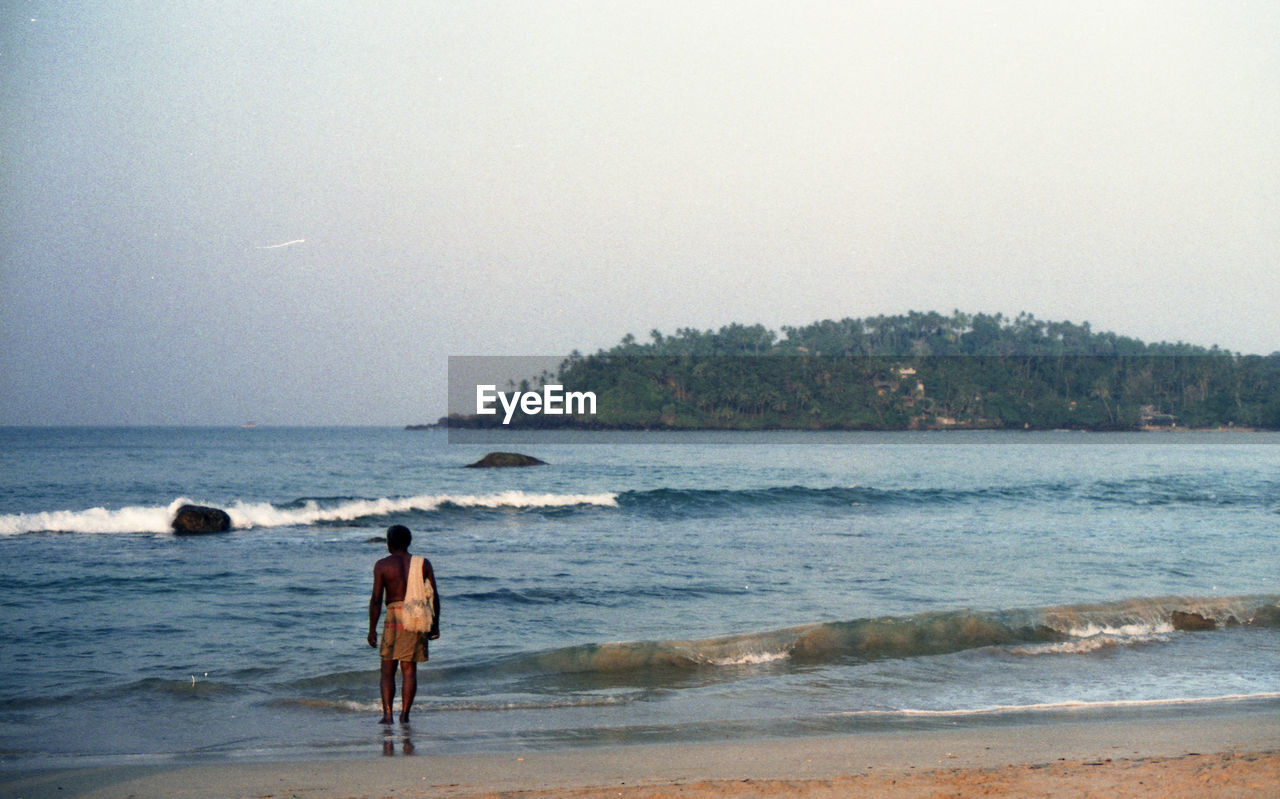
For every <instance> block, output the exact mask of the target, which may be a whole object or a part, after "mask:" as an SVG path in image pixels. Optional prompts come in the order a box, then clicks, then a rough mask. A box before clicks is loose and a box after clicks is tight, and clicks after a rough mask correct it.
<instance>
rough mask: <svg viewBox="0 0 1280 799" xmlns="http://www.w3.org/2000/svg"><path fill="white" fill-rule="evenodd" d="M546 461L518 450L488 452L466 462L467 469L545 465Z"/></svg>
mask: <svg viewBox="0 0 1280 799" xmlns="http://www.w3.org/2000/svg"><path fill="white" fill-rule="evenodd" d="M546 465H547V462H546V461H540V460H538V459H537V458H534V457H531V456H529V455H521V454H520V453H518V452H490V453H489V454H488V455H485V456H484V457H483V458H481V459H480V460H478V461H476V462H475V463H468V464H467V468H468V469H488V468H496V467H499V466H546Z"/></svg>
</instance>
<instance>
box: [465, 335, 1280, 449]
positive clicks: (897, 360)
mask: <svg viewBox="0 0 1280 799" xmlns="http://www.w3.org/2000/svg"><path fill="white" fill-rule="evenodd" d="M542 379H543V380H544V381H545V382H555V383H559V384H561V385H563V386H564V387H565V389H566V390H572V391H592V392H594V393H595V394H596V396H597V398H598V408H597V413H596V414H595V415H594V416H581V417H578V418H576V419H575V418H566V417H563V416H561V417H551V416H524V417H521V416H517V417H516V419H515V420H514V421H515V423H516V424H521V425H523V426H548V425H556V426H561V425H566V424H568V425H580V426H590V427H605V428H665V429H707V428H712V429H851V430H871V429H876V430H883V429H890V430H901V429H937V428H1009V429H1056V428H1074V429H1091V430H1133V429H1141V428H1151V427H1171V426H1176V427H1246V428H1267V429H1280V352H1277V353H1273V354H1271V355H1268V356H1260V355H1239V354H1235V353H1231V352H1227V351H1224V350H1220V349H1218V348H1217V347H1212V348H1204V347H1199V346H1192V345H1187V344H1182V343H1178V344H1168V343H1159V344H1146V343H1143V342H1141V341H1138V340H1136V339H1132V338H1127V337H1124V336H1118V335H1116V334H1114V333H1096V332H1094V331H1093V330H1092V329H1091V328H1090V326H1089V325H1088V324H1087V323H1085V324H1082V325H1075V324H1072V323H1070V322H1045V321H1041V320H1039V319H1036V318H1034V317H1033V316H1031V315H1029V314H1021V315H1019V316H1018V317H1017V318H1014V319H1009V318H1006V317H1004V316H1002V315H999V314H996V315H985V314H975V315H969V314H963V313H960V312H956V313H954V314H952V315H951V316H943V315H941V314H938V313H916V312H912V313H909V314H906V315H902V316H880V317H874V318H868V319H842V320H840V321H830V320H827V321H821V322H815V323H813V324H811V325H807V326H805V327H784V328H783V329H782V333H781V334H780V335H779V334H778V333H776V332H775V331H772V330H769V329H766V328H765V327H763V326H761V325H741V324H733V325H728V326H726V327H722V328H720V330H718V331H710V330H708V331H699V330H694V329H681V330H677V331H676V332H675V334H674V335H669V336H668V335H664V334H663V333H661V332H659V331H657V330H654V331H652V332H651V333H650V334H649V340H648V341H638V340H636V339H635V338H634V337H633V336H630V335H628V336H626V337H625V338H624V339H623V340H622V341H621V342H619V343H618V345H616V346H614V347H612V348H610V349H608V350H601V351H599V352H597V353H595V354H594V355H585V356H584V355H582V354H580V353H574V354H573V355H572V356H571V357H570V358H568V359H567V360H566V361H565V362H564V363H563V364H562V365H561V368H560V370H559V373H558V374H557V375H554V376H551V375H544V376H543V378H542ZM534 382H535V383H536V382H537V381H534ZM455 421H460V420H455ZM485 421H489V420H485Z"/></svg>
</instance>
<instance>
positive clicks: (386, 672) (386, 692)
mask: <svg viewBox="0 0 1280 799" xmlns="http://www.w3.org/2000/svg"><path fill="white" fill-rule="evenodd" d="M379 687H381V688H382V718H381V719H380V721H381V722H382V723H383V724H390V723H391V701H392V700H393V699H395V696H396V661H394V660H384V661H382V682H381V683H380V686H379Z"/></svg>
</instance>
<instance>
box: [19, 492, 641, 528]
mask: <svg viewBox="0 0 1280 799" xmlns="http://www.w3.org/2000/svg"><path fill="white" fill-rule="evenodd" d="M188 504H204V503H193V502H192V501H191V500H189V499H187V498H185V497H180V498H178V499H175V500H174V501H173V502H171V503H169V504H168V505H165V506H153V507H141V506H131V507H125V508H120V509H118V510H108V509H106V508H90V509H88V510H57V511H43V512H39V513H16V514H5V515H0V535H17V534H20V533H32V532H54V533H164V532H168V531H169V530H170V529H171V528H170V524H171V523H172V521H173V516H174V514H175V513H176V512H177V510H178V508H179V507H180V506H182V505H188ZM617 504H618V495H617V494H608V493H602V494H546V493H532V492H526V491H502V492H499V493H496V494H423V495H420V496H416V497H399V498H397V497H384V498H381V499H357V500H349V501H346V502H340V503H338V504H336V505H332V506H322V505H320V503H318V502H314V501H309V502H306V503H304V504H303V505H301V506H300V507H295V508H279V507H276V506H275V505H272V504H270V503H267V502H234V503H232V504H231V505H229V506H227V507H226V508H225V510H226V512H227V515H228V516H230V517H231V524H232V526H233V527H235V528H237V529H250V528H254V527H286V526H290V525H295V526H296V525H307V524H315V523H317V522H335V521H337V522H341V521H354V520H356V519H363V518H367V517H371V516H385V515H387V514H391V513H405V512H409V511H433V510H438V509H439V508H441V507H443V506H445V505H453V506H457V507H463V508H517V509H519V508H559V507H572V506H575V505H597V506H603V507H617Z"/></svg>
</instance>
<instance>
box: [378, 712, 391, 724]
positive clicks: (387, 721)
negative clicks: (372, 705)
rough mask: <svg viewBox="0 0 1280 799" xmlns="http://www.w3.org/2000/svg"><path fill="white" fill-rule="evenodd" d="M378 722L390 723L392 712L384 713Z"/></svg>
mask: <svg viewBox="0 0 1280 799" xmlns="http://www.w3.org/2000/svg"><path fill="white" fill-rule="evenodd" d="M378 723H379V724H390V723H391V714H390V713H387V714H386V715H384V716H383V717H382V718H380V719H378Z"/></svg>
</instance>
